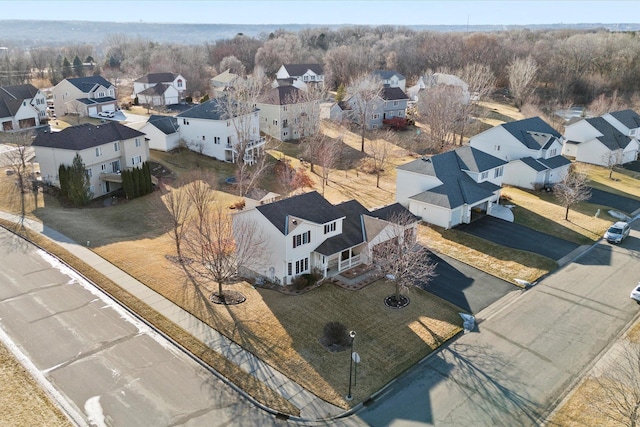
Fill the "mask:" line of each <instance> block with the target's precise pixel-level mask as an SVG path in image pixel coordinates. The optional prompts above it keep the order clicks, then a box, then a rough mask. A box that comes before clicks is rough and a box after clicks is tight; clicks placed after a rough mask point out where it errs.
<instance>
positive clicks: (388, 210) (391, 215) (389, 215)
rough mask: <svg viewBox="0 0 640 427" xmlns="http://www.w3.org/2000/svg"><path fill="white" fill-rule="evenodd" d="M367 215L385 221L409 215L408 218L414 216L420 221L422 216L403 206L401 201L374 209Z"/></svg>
mask: <svg viewBox="0 0 640 427" xmlns="http://www.w3.org/2000/svg"><path fill="white" fill-rule="evenodd" d="M367 215H369V216H372V217H374V218H379V219H382V220H384V221H391V220H394V219H397V218H401V217H403V216H405V215H406V216H407V218H414V219H415V220H416V221H418V220H419V219H420V218H419V217H417V216H415V215H414V214H412V213H411V212H410V211H409V209H407V208H405V207H404V206H402V205H401V204H400V203H394V204H391V205H387V206H384V207H382V208H380V209H376V210H373V211H371V212H369V213H367Z"/></svg>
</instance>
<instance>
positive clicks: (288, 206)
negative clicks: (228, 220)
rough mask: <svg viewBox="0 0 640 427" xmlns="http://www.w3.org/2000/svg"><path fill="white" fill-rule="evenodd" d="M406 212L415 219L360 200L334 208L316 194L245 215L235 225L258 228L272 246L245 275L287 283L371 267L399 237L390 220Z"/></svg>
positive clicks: (397, 207)
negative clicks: (376, 253)
mask: <svg viewBox="0 0 640 427" xmlns="http://www.w3.org/2000/svg"><path fill="white" fill-rule="evenodd" d="M402 213H406V214H407V215H409V213H408V212H407V211H406V209H404V208H403V207H402V206H400V205H398V204H394V205H391V206H387V207H384V208H381V209H378V210H374V211H371V212H370V211H369V210H368V209H367V208H365V207H364V206H362V205H361V204H360V203H358V202H357V201H355V200H350V201H347V202H344V203H340V204H338V205H333V204H331V203H329V202H328V201H327V200H326V199H324V198H323V197H322V196H321V195H320V194H319V193H318V192H316V191H312V192H309V193H304V194H301V195H298V196H294V197H290V198H288V199H284V200H279V201H276V202H273V203H268V204H264V205H259V206H256V207H255V208H253V209H248V210H246V211H242V212H239V213H237V214H235V215H234V218H233V221H234V223H236V222H242V221H248V222H251V223H254V224H257V225H258V226H259V228H260V229H261V230H262V232H263V233H264V238H265V239H266V240H267V242H268V244H267V245H268V247H269V253H268V254H267V257H266V258H267V259H266V260H260V261H256V262H259V264H256V263H254V264H252V263H251V262H249V264H248V265H245V266H244V269H245V270H247V271H243V273H244V274H247V275H253V276H258V277H265V278H267V279H268V280H271V281H274V282H276V283H280V284H282V285H286V284H290V283H291V282H292V280H293V279H294V278H295V277H296V276H299V275H301V274H305V273H310V272H311V271H312V270H314V269H315V270H317V271H319V272H320V273H321V274H322V276H323V277H327V276H332V275H334V274H336V273H339V272H341V271H344V270H346V269H349V268H351V267H353V266H356V265H359V264H369V263H370V262H371V260H372V255H371V254H372V253H373V248H374V247H375V245H377V244H380V243H384V242H385V241H387V240H389V239H391V238H393V237H394V234H393V233H390V232H388V230H387V228H388V226H389V221H392V220H393V218H394V214H395V217H398V216H399V215H401V214H402ZM416 222H417V219H416ZM416 222H412V223H411V224H408V225H407V226H406V228H415V226H416Z"/></svg>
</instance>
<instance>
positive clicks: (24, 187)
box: [4, 132, 37, 224]
mask: <svg viewBox="0 0 640 427" xmlns="http://www.w3.org/2000/svg"><path fill="white" fill-rule="evenodd" d="M8 140H9V141H8V142H9V143H8V145H9V147H10V149H9V150H8V151H6V152H5V153H4V157H5V158H6V163H8V166H9V169H10V170H11V171H12V172H13V174H14V175H15V177H16V187H15V188H16V190H17V191H18V194H19V197H20V224H22V223H23V222H24V217H25V215H26V197H27V196H26V195H27V194H28V193H29V190H30V189H31V188H32V185H31V183H32V182H31V179H30V177H31V173H32V172H33V171H31V168H30V166H29V159H30V157H31V156H32V155H33V152H32V149H31V143H32V141H33V133H31V132H20V133H15V134H10V135H9V138H8ZM36 197H37V194H36Z"/></svg>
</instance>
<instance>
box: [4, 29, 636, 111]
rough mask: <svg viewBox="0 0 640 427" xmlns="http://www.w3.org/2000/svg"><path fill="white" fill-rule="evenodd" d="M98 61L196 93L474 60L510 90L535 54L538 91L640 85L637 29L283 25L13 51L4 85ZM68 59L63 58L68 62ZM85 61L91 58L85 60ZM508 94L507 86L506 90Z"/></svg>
mask: <svg viewBox="0 0 640 427" xmlns="http://www.w3.org/2000/svg"><path fill="white" fill-rule="evenodd" d="M76 57H77V58H78V59H83V60H84V59H85V58H89V57H90V58H91V59H93V58H95V60H96V65H95V67H94V69H93V70H84V71H85V72H87V73H89V72H90V73H95V74H101V75H103V76H104V77H105V78H107V79H112V80H115V79H118V78H120V77H129V78H137V77H140V76H142V75H144V74H146V73H149V72H166V71H172V72H177V73H180V74H182V75H183V76H184V77H185V78H186V79H187V81H188V82H189V88H190V90H192V91H193V92H200V93H202V94H204V93H207V92H208V89H209V79H210V78H211V77H213V76H214V75H216V74H217V73H219V72H222V71H224V70H225V69H229V68H230V69H232V71H234V72H236V73H239V74H243V75H244V74H257V75H261V76H266V77H268V78H272V77H273V75H274V74H275V72H276V71H277V69H278V68H279V67H280V65H282V64H283V63H320V64H322V65H323V66H324V69H325V75H326V82H327V84H328V85H329V88H330V89H334V90H335V89H337V88H338V87H339V85H340V84H345V85H348V84H349V83H350V80H351V79H352V78H353V77H354V76H359V75H361V74H363V73H365V72H370V71H371V70H374V69H389V70H396V71H398V72H400V73H402V74H403V75H405V76H406V77H407V83H408V84H412V83H414V82H415V81H416V80H417V78H418V76H420V75H422V74H424V73H425V72H427V71H432V72H437V71H443V72H448V73H451V74H456V75H460V74H461V73H462V70H463V69H464V68H465V67H466V66H468V65H469V64H478V65H481V66H485V67H487V68H488V69H489V70H490V71H491V72H492V73H493V75H494V76H495V79H496V88H497V89H498V90H506V89H507V88H508V87H509V84H508V83H509V66H510V64H512V63H513V62H514V60H516V59H520V60H524V59H525V58H531V60H533V61H535V63H536V64H538V65H539V67H538V70H537V71H538V72H537V73H536V77H535V78H536V82H535V88H536V90H535V95H536V97H538V99H539V100H540V102H546V101H548V100H549V99H562V100H563V101H566V102H569V101H570V102H571V103H573V104H579V105H586V104H589V103H591V102H592V101H594V100H595V99H597V98H598V97H599V96H600V95H603V94H604V95H608V96H610V95H612V94H613V93H617V94H618V96H621V97H624V98H626V99H631V98H632V97H633V96H634V95H635V93H636V92H638V89H639V85H640V81H639V80H638V79H637V78H636V76H637V75H638V74H639V72H640V38H639V37H638V34H637V33H636V32H612V31H608V30H605V29H600V30H597V29H596V30H568V29H563V30H537V31H534V30H529V29H517V30H508V31H499V32H434V31H415V30H412V29H409V28H405V27H396V26H377V27H368V26H350V27H342V28H340V29H336V30H331V29H329V28H322V27H319V28H307V29H303V30H301V31H299V32H295V33H294V32H288V31H284V30H279V31H275V32H273V33H269V34H262V35H260V36H258V37H251V36H246V35H242V34H238V35H236V36H235V37H232V38H228V39H221V40H215V41H212V42H207V43H204V44H201V45H183V44H165V43H157V42H154V41H152V40H145V39H141V38H139V37H138V38H136V37H131V36H127V35H125V34H112V35H110V36H108V37H106V38H105V39H104V41H103V43H101V44H100V45H97V46H92V45H87V44H77V45H72V46H61V47H42V48H37V49H29V50H22V49H20V48H12V49H10V50H9V51H8V52H7V54H6V58H4V61H0V83H1V84H2V85H7V84H19V83H26V82H28V80H29V79H30V78H33V77H39V78H47V79H49V80H50V82H51V84H56V83H57V82H58V81H60V80H61V79H62V78H64V75H63V73H68V72H69V71H70V70H71V71H72V72H75V71H76V70H77V69H78V61H77V60H76ZM65 58H66V59H67V61H66V63H67V64H68V65H67V64H65ZM85 62H86V60H85ZM505 93H506V91H505Z"/></svg>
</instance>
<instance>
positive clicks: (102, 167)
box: [100, 163, 107, 172]
mask: <svg viewBox="0 0 640 427" xmlns="http://www.w3.org/2000/svg"><path fill="white" fill-rule="evenodd" d="M100 169H102V172H104V171H106V170H107V164H106V163H103V164H101V165H100Z"/></svg>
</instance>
